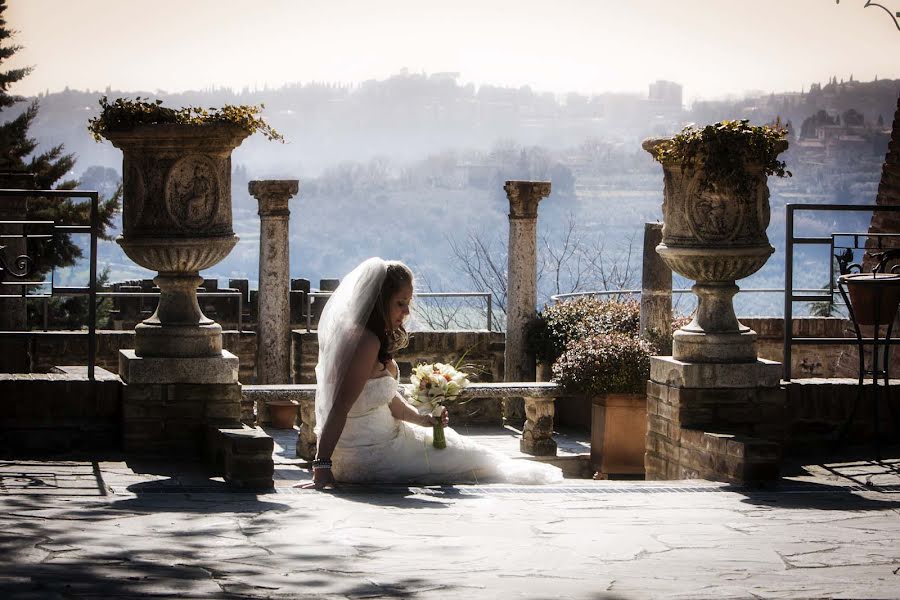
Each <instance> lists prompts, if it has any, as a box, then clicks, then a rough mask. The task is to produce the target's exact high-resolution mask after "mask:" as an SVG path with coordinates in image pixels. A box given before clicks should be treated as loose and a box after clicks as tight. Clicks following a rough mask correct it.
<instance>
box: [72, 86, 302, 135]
mask: <svg viewBox="0 0 900 600" xmlns="http://www.w3.org/2000/svg"><path fill="white" fill-rule="evenodd" d="M100 107H101V108H102V110H101V111H100V115H99V116H97V117H94V118H93V119H90V120H89V121H88V131H90V132H91V134H92V135H93V136H94V139H95V140H97V141H98V142H99V141H100V140H101V138H103V137H104V136H105V134H106V133H108V132H113V131H129V130H131V129H133V128H134V127H137V126H138V125H163V124H179V125H210V124H216V123H230V124H232V125H236V126H238V127H240V128H241V129H243V130H244V131H247V132H248V133H250V134H254V133H256V132H257V131H258V132H260V133H262V134H263V135H264V136H266V138H267V139H269V140H277V141H281V142H284V136H282V135H281V134H280V133H278V132H277V131H275V129H273V128H272V126H271V125H269V124H268V123H266V122H265V121H264V120H263V119H262V117H260V116H259V114H260V113H261V112H262V109H263V108H265V106H264V105H262V104H260V105H258V106H249V105H246V104H241V105H237V106H235V105H232V104H226V105H224V106H223V107H222V108H209V109H206V108H199V107H196V106H186V107H184V108H179V109H174V108H169V107H166V106H163V105H162V100H155V101H153V102H145V101H143V100H142V99H141V97H140V96H138V97H136V98H135V99H134V100H129V99H127V98H116V99H115V100H114V101H113V102H112V104H110V102H109V100H108V99H107V98H106V96H103V97H102V98H100Z"/></svg>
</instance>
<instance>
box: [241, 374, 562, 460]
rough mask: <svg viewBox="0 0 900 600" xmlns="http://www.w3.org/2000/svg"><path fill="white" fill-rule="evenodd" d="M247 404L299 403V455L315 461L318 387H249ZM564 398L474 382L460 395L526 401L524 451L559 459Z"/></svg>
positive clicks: (552, 389)
mask: <svg viewBox="0 0 900 600" xmlns="http://www.w3.org/2000/svg"><path fill="white" fill-rule="evenodd" d="M242 392H243V397H244V402H253V403H254V404H255V405H256V406H257V410H259V407H260V406H263V405H265V404H266V403H267V402H269V401H271V400H276V399H277V400H296V401H297V402H299V404H300V434H299V436H298V438H297V456H299V457H301V458H305V459H307V460H310V459H312V458H313V457H314V456H315V452H316V434H315V432H314V429H315V425H316V411H315V400H316V386H315V384H295V385H245V386H243V390H242ZM561 396H562V390H561V388H560V387H559V386H558V385H557V384H555V383H539V382H522V383H473V384H470V385H469V386H468V387H467V388H465V389H464V390H462V392H461V393H460V399H461V400H467V399H474V398H479V399H485V400H490V399H495V400H500V399H503V398H510V397H522V398H525V412H526V421H525V427H524V431H523V434H522V440H521V442H520V450H521V451H522V452H524V453H526V454H531V455H534V456H556V442H555V441H554V439H553V414H554V403H555V400H556V399H557V398H559V397H561Z"/></svg>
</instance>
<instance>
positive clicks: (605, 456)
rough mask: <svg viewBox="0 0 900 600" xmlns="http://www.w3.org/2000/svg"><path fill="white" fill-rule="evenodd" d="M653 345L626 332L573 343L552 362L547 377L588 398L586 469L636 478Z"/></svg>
mask: <svg viewBox="0 0 900 600" xmlns="http://www.w3.org/2000/svg"><path fill="white" fill-rule="evenodd" d="M656 353H657V352H656V349H655V347H654V346H653V345H652V344H651V343H650V342H648V341H647V340H644V339H641V338H640V337H638V336H636V335H632V334H628V333H618V332H610V333H603V334H600V335H593V336H590V337H587V338H583V339H580V340H576V341H574V342H572V343H570V344H569V346H568V348H567V349H566V351H565V352H563V353H562V355H561V356H560V357H559V358H558V359H557V361H556V362H555V363H554V364H553V378H554V380H555V381H557V382H558V383H559V384H560V385H561V386H563V388H564V389H565V390H566V391H567V392H570V393H573V394H578V395H581V396H583V397H585V398H588V399H590V402H591V407H592V419H591V420H592V423H591V465H592V466H593V468H594V469H595V470H596V471H597V472H598V473H599V474H601V476H603V477H605V476H606V475H607V474H613V473H615V474H642V473H643V472H644V450H645V445H646V436H647V397H646V391H645V390H646V386H647V379H648V378H649V376H650V357H651V356H653V355H654V354H656Z"/></svg>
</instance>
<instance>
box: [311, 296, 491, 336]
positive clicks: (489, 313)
mask: <svg viewBox="0 0 900 600" xmlns="http://www.w3.org/2000/svg"><path fill="white" fill-rule="evenodd" d="M332 293H333V292H307V293H306V331H307V332H310V331H312V317H313V315H312V299H313V298H329V297H330V296H331V294H332ZM415 297H416V298H484V299H485V302H486V303H487V315H486V320H487V324H486V329H487V330H488V331H490V330H491V327H492V326H493V324H494V304H493V296H491V293H490V292H422V293H417V294H415Z"/></svg>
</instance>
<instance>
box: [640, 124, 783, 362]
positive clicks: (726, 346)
mask: <svg viewBox="0 0 900 600" xmlns="http://www.w3.org/2000/svg"><path fill="white" fill-rule="evenodd" d="M670 142H671V140H670V139H668V138H663V139H650V140H646V141H645V142H644V143H643V148H644V149H645V150H646V151H647V152H649V153H650V154H652V155H653V156H654V158H657V160H660V158H659V148H660V146H661V145H663V144H668V143H670ZM786 148H787V142H786V141H784V140H778V143H776V144H775V145H774V147H773V149H772V152H774V155H777V154H778V153H779V152H782V151H784V150H785V149H786ZM660 162H661V163H662V167H663V174H664V190H663V194H664V199H663V209H662V212H663V229H662V243H661V244H659V245H658V246H657V247H656V251H657V253H659V255H660V256H661V257H662V259H663V260H664V261H665V262H666V264H667V265H669V268H671V269H672V270H673V271H675V272H676V273H678V274H680V275H682V276H684V277H687V278H689V279H693V280H694V281H696V284H695V285H694V286H693V287H692V290H693V292H694V293H695V295H696V296H697V298H698V305H697V311H696V313H695V316H694V319H693V320H692V321H691V323H690V324H688V325H686V326H685V327H683V328H681V329H680V330H679V331H677V332H676V333H675V336H674V339H673V348H672V353H673V356H674V358H675V359H677V360H683V361H686V362H750V361H755V360H756V333H755V332H753V331H752V330H751V329H749V328H748V327H745V326H744V325H741V324H740V322H738V320H737V317H736V316H735V313H734V307H733V304H732V298H733V296H734V294H736V293H737V291H738V287H737V285H735V281H736V280H738V279H742V278H744V277H748V276H749V275H752V274H753V273H755V272H756V271H758V270H759V269H760V268H762V266H763V265H764V264H765V263H766V261H767V260H768V258H769V256H770V255H771V254H772V252H774V248H773V247H772V246H771V244H770V243H769V238H768V236H767V235H766V228H767V227H768V225H769V218H770V212H769V189H768V185H767V174H766V170H765V169H764V168H763V165H762V164H755V163H753V162H748V163H746V164H743V165H741V169H740V175H739V177H738V178H736V179H737V184H735V182H734V180H728V179H716V178H715V177H710V173H709V172H707V169H706V165H705V164H704V162H703V161H702V160H696V161H694V162H691V163H686V162H681V161H678V160H671V159H669V160H660Z"/></svg>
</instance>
